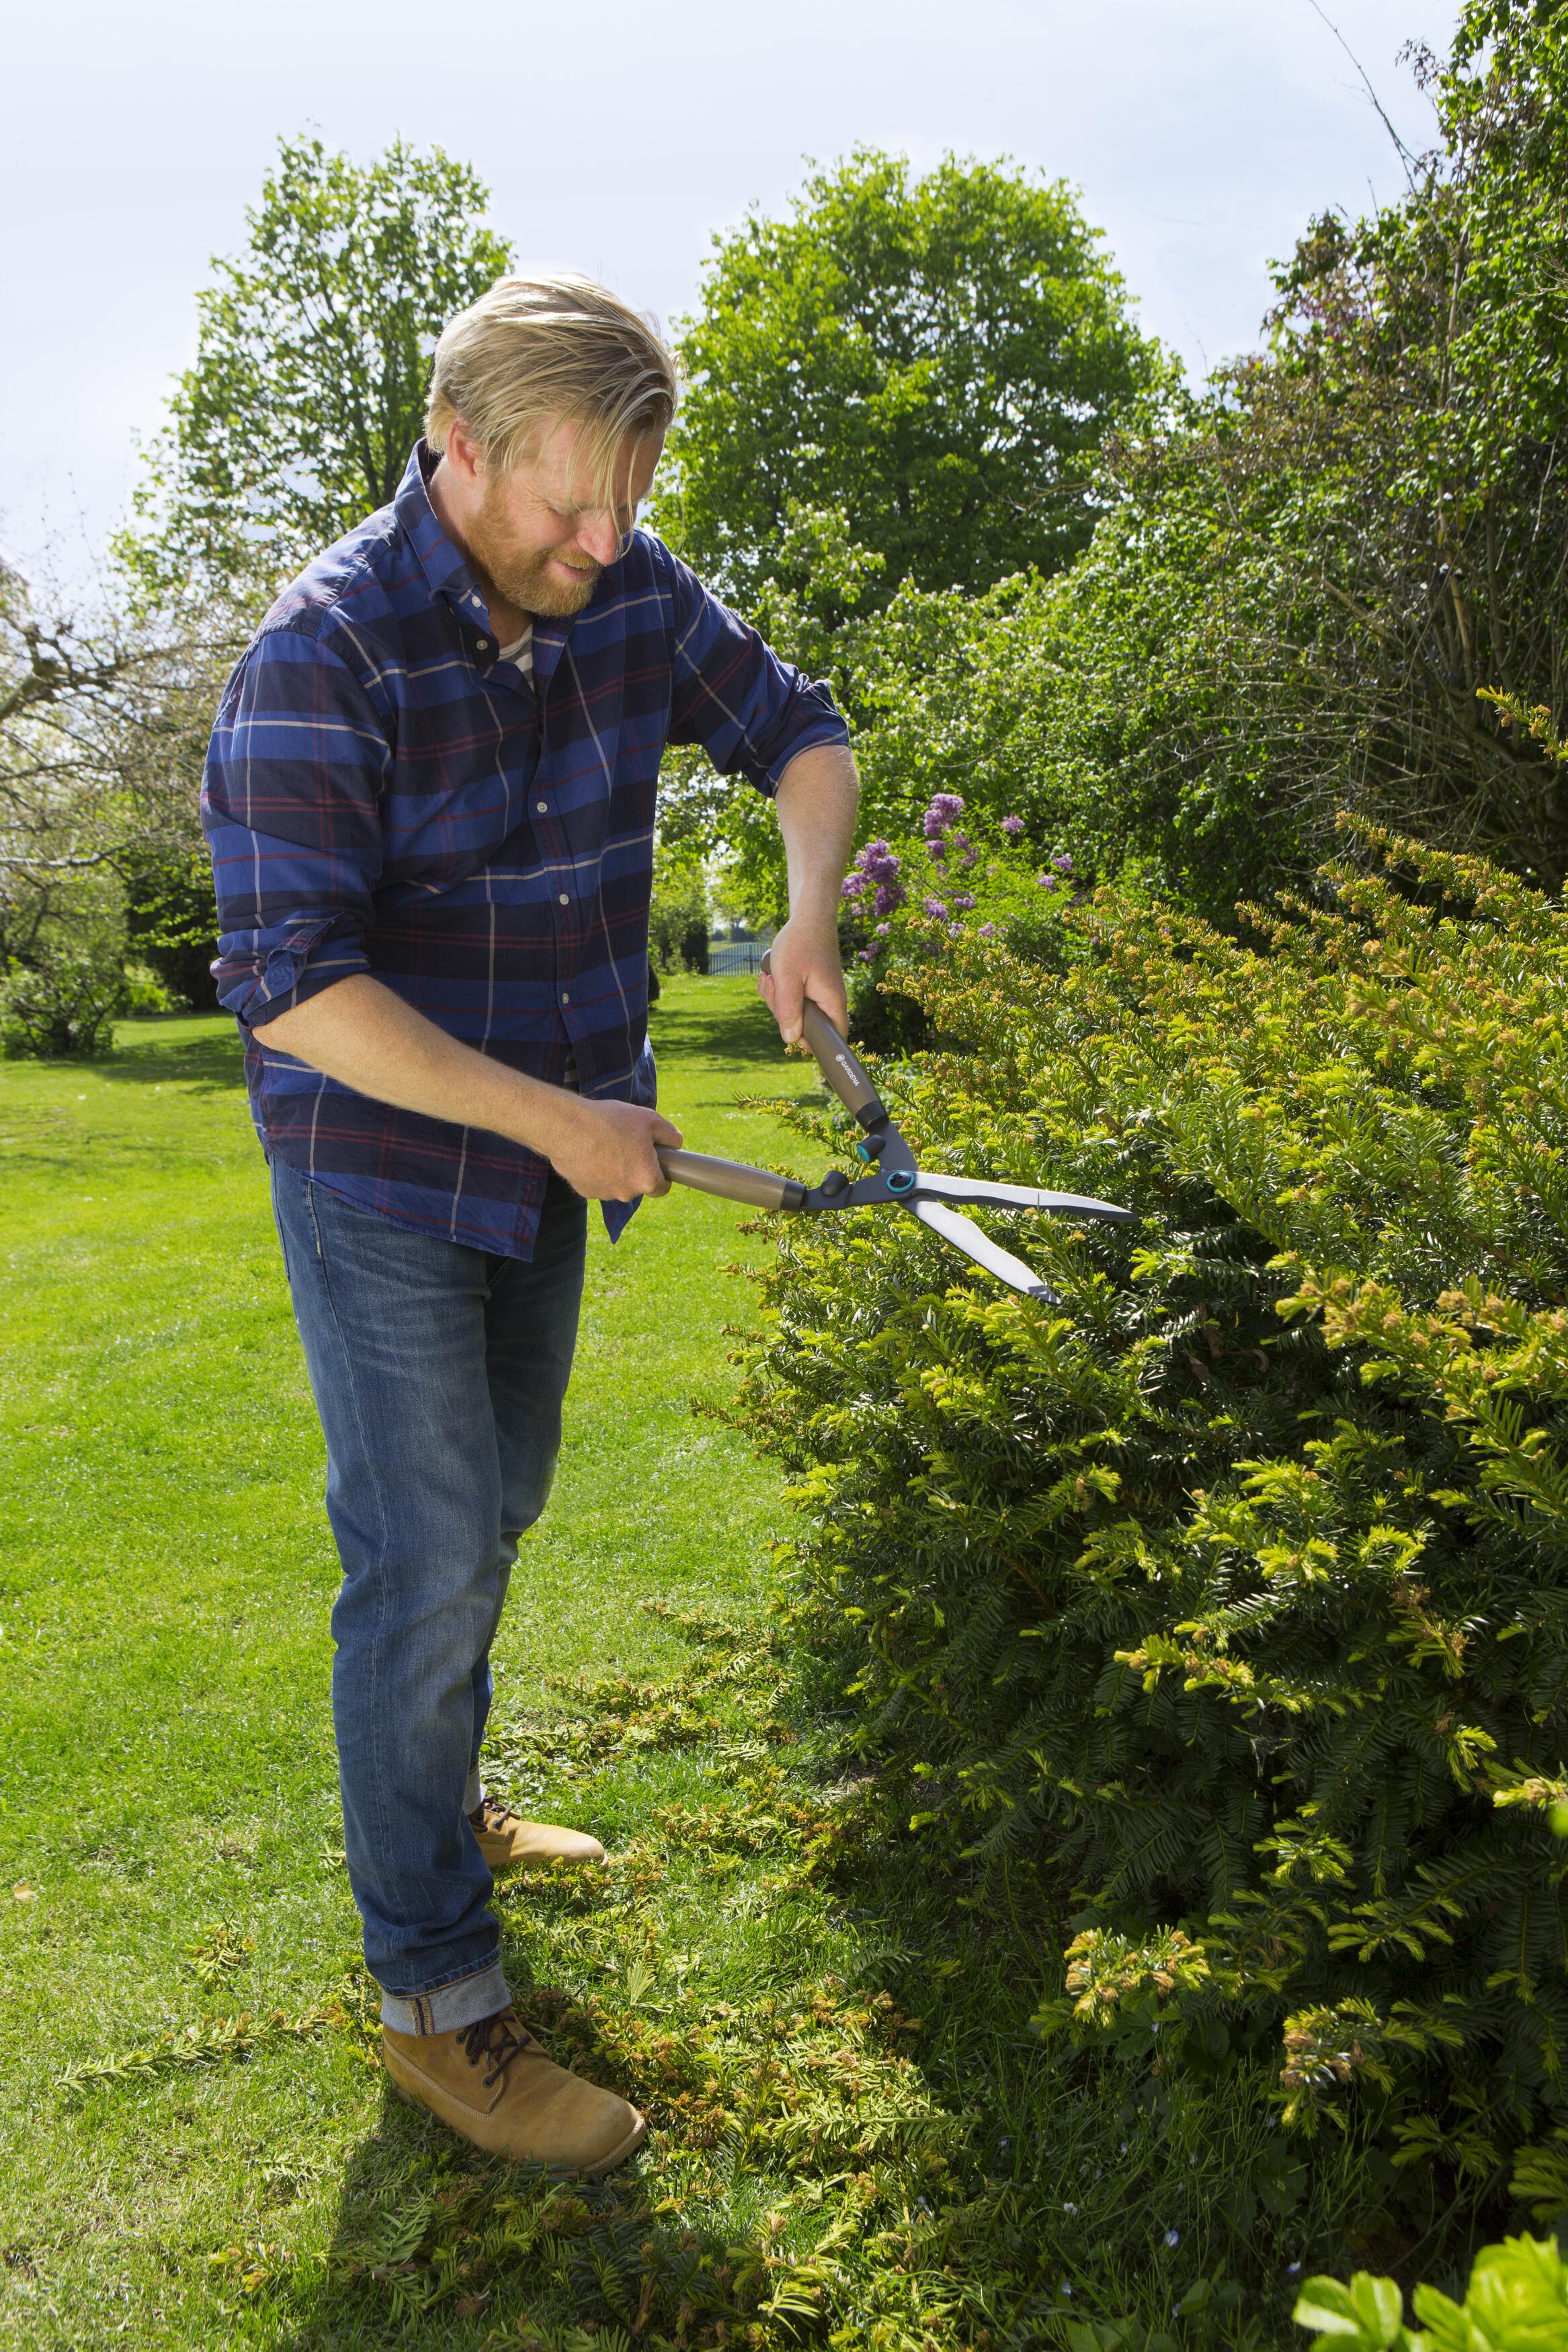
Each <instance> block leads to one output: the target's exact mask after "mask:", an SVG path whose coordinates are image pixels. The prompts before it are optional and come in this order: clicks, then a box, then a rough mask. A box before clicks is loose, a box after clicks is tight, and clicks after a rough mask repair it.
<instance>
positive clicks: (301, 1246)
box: [272, 1160, 587, 2033]
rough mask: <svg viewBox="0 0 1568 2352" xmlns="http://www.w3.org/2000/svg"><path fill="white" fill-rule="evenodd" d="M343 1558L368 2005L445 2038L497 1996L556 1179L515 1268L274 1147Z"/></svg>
mask: <svg viewBox="0 0 1568 2352" xmlns="http://www.w3.org/2000/svg"><path fill="white" fill-rule="evenodd" d="M272 1203H273V1213H274V1214H275V1216H276V1217H277V1231H278V1237H279V1239H280V1240H281V1242H282V1244H283V1258H284V1264H285V1265H286V1267H287V1274H288V1285H289V1288H290V1290H291V1292H292V1293H293V1297H294V1314H295V1320H296V1321H297V1323H298V1327H299V1337H300V1339H301V1341H302V1342H303V1345H304V1349H305V1360H306V1362H307V1364H308V1367H309V1371H310V1385H311V1387H312V1389H313V1390H314V1391H315V1396H316V1408H317V1411H318V1412H319V1414H320V1416H321V1427H322V1430H323V1433H325V1436H326V1440H327V1512H328V1516H329V1518H330V1520H331V1523H332V1533H333V1535H334V1537H335V1538H337V1544H338V1556H339V1558H340V1560H341V1562H342V1567H343V1583H342V1590H341V1591H340V1593H339V1596H338V1601H337V1605H336V1607H335V1608H334V1610H333V1612H332V1634H333V1638H334V1640H335V1642H336V1643H337V1656H336V1659H335V1660H334V1662H333V1667H332V1716H333V1721H334V1724H335V1727H336V1729H337V1735H338V1769H339V1778H340V1783H341V1787H342V1793H343V1833H344V1843H345V1846H346V1849H347V1853H348V1863H349V1880H350V1885H351V1886H352V1888H353V1892H354V1900H355V1902H356V1903H357V1904H358V1905H359V1907H360V1916H361V1919H362V1920H363V1922H364V1933H365V1959H366V1962H367V1964H368V1966H369V1968H370V1970H371V1975H372V1976H373V1977H374V1978H375V1979H376V1981H377V1983H378V1984H379V1985H380V1986H381V1988H382V2019H383V2021H384V2022H385V2023H387V2024H388V2025H391V2026H392V2027H394V2028H395V2029H396V2030H397V2031H398V2032H402V2033H450V2032H455V2031H456V2029H457V2028H458V2027H459V2026H464V2025H472V2024H474V2023H476V2021H477V2020H478V2019H480V2018H482V2017H488V2016H490V2015H491V2014H492V2013H493V2012H494V2011H496V2010H498V2009H504V2008H505V2007H506V2006H507V2001H508V2000H509V1999H510V1995H509V1993H508V1991H507V1980H506V1978H505V1976H504V1975H503V1974H502V1971H501V1964H500V1960H499V1958H498V1952H499V1945H500V1938H499V1934H498V1931H497V1926H496V1922H495V1919H494V1918H493V1917H492V1916H491V1913H490V1909H489V1899H490V1891H491V1884H492V1882H491V1878H490V1873H489V1871H488V1869H487V1868H486V1864H485V1859H484V1856H483V1855H482V1854H481V1853H480V1852H479V1848H478V1845H477V1843H476V1841H475V1837H474V1832H473V1831H472V1829H471V1828H470V1826H469V1823H468V1821H467V1818H466V1817H467V1814H468V1812H470V1811H472V1810H473V1808H474V1807H475V1806H476V1804H477V1803H478V1801H479V1781H478V1767H479V1748H480V1743H481V1741H482V1739H483V1738H484V1734H485V1723H486V1717H487V1716H488V1714H489V1709H490V1695H491V1681H490V1643H491V1641H492V1640H493V1638H494V1636H495V1632H496V1627H497V1623H498V1622H499V1620H500V1615H501V1604H502V1602H503V1601H505V1599H506V1597H507V1580H508V1579H509V1577H510V1574H511V1569H512V1562H513V1560H514V1559H516V1557H517V1539H518V1538H519V1536H521V1534H522V1532H523V1530H524V1529H525V1528H529V1527H531V1526H532V1525H533V1523H534V1521H535V1520H536V1519H537V1518H538V1516H539V1513H540V1512H541V1511H542V1510H543V1508H544V1506H545V1498H546V1496H548V1495H549V1486H550V1480H551V1477H552V1475H553V1474H554V1470H555V1461H556V1455H557V1454H558V1453H559V1448H560V1408H561V1400H562V1398H563V1397H564V1396H565V1394H566V1384H567V1381H568V1379H569V1377H570V1372H571V1357H572V1349H573V1347H574V1346H575V1344H576V1339H577V1319H578V1309H579V1306H580V1300H581V1296H582V1267H583V1255H584V1248H585V1244H586V1238H587V1208H586V1204H585V1203H584V1202H582V1201H581V1200H580V1199H579V1198H578V1196H577V1194H576V1193H575V1192H572V1191H571V1189H570V1186H569V1185H567V1184H565V1183H563V1182H562V1181H561V1180H560V1179H559V1177H556V1176H552V1177H551V1179H550V1184H549V1193H548V1195H547V1197H546V1201H545V1206H544V1213H543V1216H542V1218H541V1220H540V1223H539V1231H538V1241H537V1243H536V1244H535V1248H534V1255H533V1259H532V1262H531V1263H530V1264H528V1265H523V1264H522V1263H521V1262H520V1261H519V1260H518V1259H517V1258H510V1257H497V1256H490V1255H486V1254H485V1253H484V1252H482V1251H479V1250H475V1249H468V1248H465V1247H464V1246H463V1245H462V1244H458V1243H456V1242H447V1241H442V1240H439V1239H437V1238H435V1237H434V1236H433V1235H430V1234H415V1233H406V1232H404V1231H403V1230H402V1227H401V1226H398V1225H394V1224H391V1223H388V1221H387V1220H386V1219H385V1218H384V1217H379V1216H376V1215H373V1214H371V1213H369V1212H367V1211H365V1210H362V1209H355V1208H350V1207H349V1206H348V1204H347V1203H346V1202H342V1201H340V1200H338V1199H337V1198H336V1197H335V1196H334V1195H333V1194H332V1193H330V1192H326V1191H324V1190H323V1188H322V1187H321V1186H320V1185H319V1184H318V1183H314V1182H312V1181H311V1180H310V1179H309V1178H308V1177H306V1176H302V1175H301V1174H299V1173H298V1171H297V1170H295V1169H293V1168H289V1167H287V1166H285V1165H284V1164H283V1163H282V1162H280V1161H277V1160H274V1162H273V1165H272Z"/></svg>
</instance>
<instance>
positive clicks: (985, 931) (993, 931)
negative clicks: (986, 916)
mask: <svg viewBox="0 0 1568 2352" xmlns="http://www.w3.org/2000/svg"><path fill="white" fill-rule="evenodd" d="M996 936H997V927H996V925H995V923H982V924H981V925H980V937H981V938H982V939H983V940H994V939H995V938H996Z"/></svg>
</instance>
